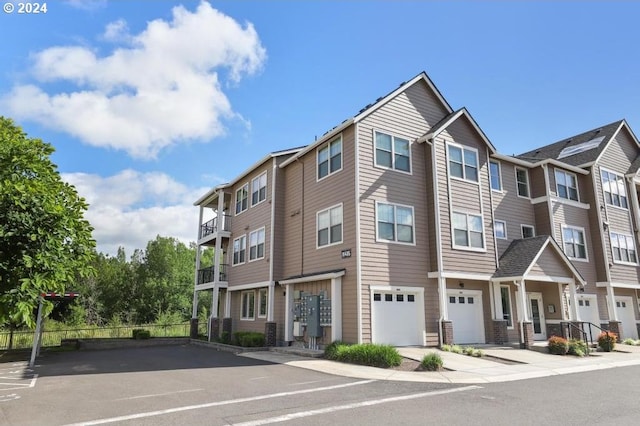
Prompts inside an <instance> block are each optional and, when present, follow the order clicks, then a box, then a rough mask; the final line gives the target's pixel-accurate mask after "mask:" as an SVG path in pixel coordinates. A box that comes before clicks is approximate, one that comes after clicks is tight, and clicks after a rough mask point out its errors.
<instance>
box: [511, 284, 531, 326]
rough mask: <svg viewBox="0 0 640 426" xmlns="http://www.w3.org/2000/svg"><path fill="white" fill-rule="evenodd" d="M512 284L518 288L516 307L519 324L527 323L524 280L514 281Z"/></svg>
mask: <svg viewBox="0 0 640 426" xmlns="http://www.w3.org/2000/svg"><path fill="white" fill-rule="evenodd" d="M513 283H514V284H515V285H516V287H518V288H519V291H518V296H519V297H518V303H517V306H516V307H517V308H518V318H520V322H529V313H528V312H527V289H526V287H525V283H524V280H521V281H520V282H518V281H514V282H513Z"/></svg>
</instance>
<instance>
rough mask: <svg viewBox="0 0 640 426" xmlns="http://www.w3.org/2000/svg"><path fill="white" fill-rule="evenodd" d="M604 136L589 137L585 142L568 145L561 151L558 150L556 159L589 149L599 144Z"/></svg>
mask: <svg viewBox="0 0 640 426" xmlns="http://www.w3.org/2000/svg"><path fill="white" fill-rule="evenodd" d="M604 138H605V137H604V136H600V137H598V138H594V139H590V140H588V141H586V142H582V143H579V144H578V145H573V146H568V147H566V148H565V149H563V150H562V151H560V155H558V159H560V158H565V157H570V156H572V155H576V154H580V153H581V152H585V151H589V150H590V149H594V148H597V147H598V146H600V143H601V142H602V141H603V140H604Z"/></svg>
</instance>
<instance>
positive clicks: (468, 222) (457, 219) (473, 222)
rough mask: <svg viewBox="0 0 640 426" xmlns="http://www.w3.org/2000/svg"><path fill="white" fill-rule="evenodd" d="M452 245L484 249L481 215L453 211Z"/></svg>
mask: <svg viewBox="0 0 640 426" xmlns="http://www.w3.org/2000/svg"><path fill="white" fill-rule="evenodd" d="M452 224H453V246H454V247H467V248H474V249H484V235H483V225H482V216H480V215H474V214H468V213H456V212H454V213H453V218H452Z"/></svg>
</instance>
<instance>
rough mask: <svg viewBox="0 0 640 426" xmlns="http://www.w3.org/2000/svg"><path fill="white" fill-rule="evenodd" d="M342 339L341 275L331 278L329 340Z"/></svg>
mask: <svg viewBox="0 0 640 426" xmlns="http://www.w3.org/2000/svg"><path fill="white" fill-rule="evenodd" d="M336 340H342V277H337V278H333V279H332V280H331V341H332V342H335V341H336Z"/></svg>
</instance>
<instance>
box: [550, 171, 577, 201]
mask: <svg viewBox="0 0 640 426" xmlns="http://www.w3.org/2000/svg"><path fill="white" fill-rule="evenodd" d="M555 176H556V193H557V194H558V197H560V198H566V199H567V200H573V201H578V181H577V179H576V175H574V174H573V173H568V172H565V171H564V170H558V169H556V170H555Z"/></svg>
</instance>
